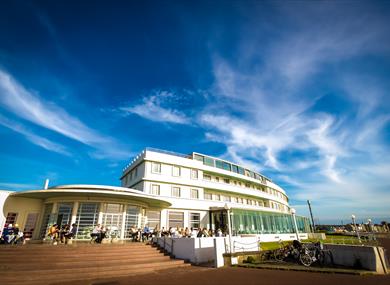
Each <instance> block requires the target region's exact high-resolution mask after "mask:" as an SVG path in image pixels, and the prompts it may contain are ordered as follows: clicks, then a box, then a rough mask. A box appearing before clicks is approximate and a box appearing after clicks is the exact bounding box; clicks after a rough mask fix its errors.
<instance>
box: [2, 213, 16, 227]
mask: <svg viewBox="0 0 390 285" xmlns="http://www.w3.org/2000/svg"><path fill="white" fill-rule="evenodd" d="M17 217H18V213H14V212H9V213H8V214H7V218H6V219H5V223H6V224H7V225H10V224H13V225H14V224H15V222H16V219H17Z"/></svg>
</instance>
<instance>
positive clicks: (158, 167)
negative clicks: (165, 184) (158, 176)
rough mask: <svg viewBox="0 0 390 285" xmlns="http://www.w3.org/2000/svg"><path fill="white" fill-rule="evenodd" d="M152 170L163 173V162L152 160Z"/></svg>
mask: <svg viewBox="0 0 390 285" xmlns="http://www.w3.org/2000/svg"><path fill="white" fill-rule="evenodd" d="M152 172H153V173H161V163H157V162H152Z"/></svg>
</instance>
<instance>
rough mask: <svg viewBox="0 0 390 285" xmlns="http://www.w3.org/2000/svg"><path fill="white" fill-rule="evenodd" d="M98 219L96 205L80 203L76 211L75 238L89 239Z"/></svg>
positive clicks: (97, 206) (97, 205) (97, 207)
mask: <svg viewBox="0 0 390 285" xmlns="http://www.w3.org/2000/svg"><path fill="white" fill-rule="evenodd" d="M98 217H99V204H98V203H80V205H79V209H78V211H77V217H76V224H77V234H76V236H77V238H79V239H90V238H91V236H90V234H91V232H92V229H93V228H94V227H95V226H96V224H97V221H98Z"/></svg>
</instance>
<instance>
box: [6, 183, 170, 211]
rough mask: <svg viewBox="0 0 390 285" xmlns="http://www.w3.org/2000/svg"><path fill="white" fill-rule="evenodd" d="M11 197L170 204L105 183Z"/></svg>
mask: <svg viewBox="0 0 390 285" xmlns="http://www.w3.org/2000/svg"><path fill="white" fill-rule="evenodd" d="M10 196H11V197H23V198H35V199H48V198H55V197H72V196H73V197H76V196H77V197H80V196H86V197H93V198H120V199H128V200H129V201H136V202H142V203H145V204H147V205H148V206H149V207H158V208H168V207H169V206H171V205H172V204H171V203H170V202H168V201H166V200H164V199H161V198H156V197H155V196H153V195H149V194H145V193H143V192H141V191H139V190H134V189H130V188H124V187H115V186H105V185H61V186H55V187H51V188H49V189H42V190H28V191H20V192H13V193H11V194H10Z"/></svg>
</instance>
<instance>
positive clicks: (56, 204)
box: [51, 202, 58, 214]
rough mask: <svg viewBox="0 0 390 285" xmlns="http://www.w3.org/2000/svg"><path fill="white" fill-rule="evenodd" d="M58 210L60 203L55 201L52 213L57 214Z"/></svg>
mask: <svg viewBox="0 0 390 285" xmlns="http://www.w3.org/2000/svg"><path fill="white" fill-rule="evenodd" d="M57 210H58V203H57V202H53V208H51V213H52V214H56V213H57Z"/></svg>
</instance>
